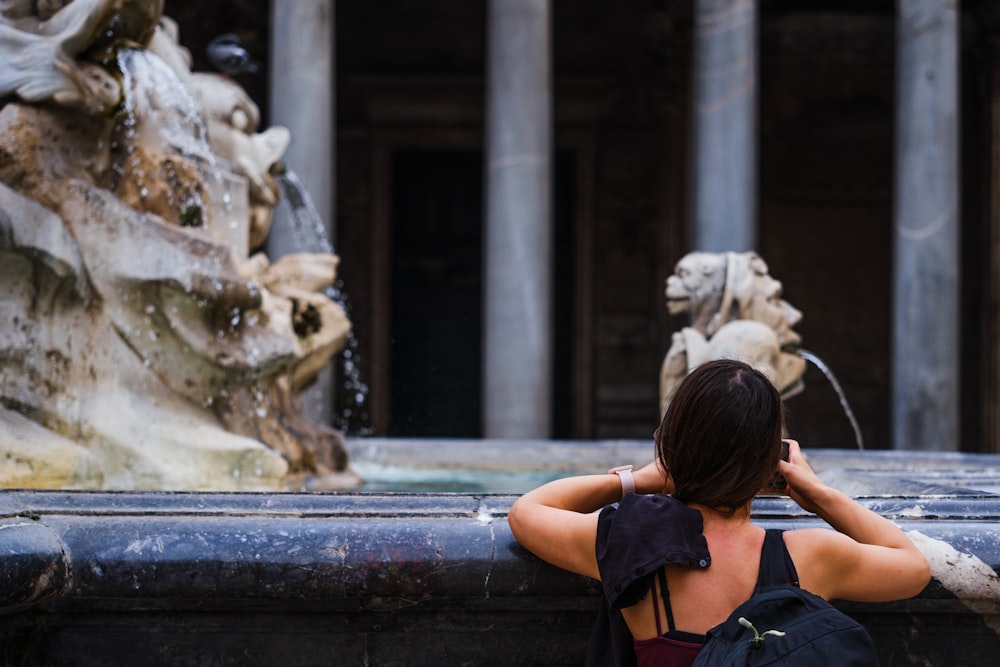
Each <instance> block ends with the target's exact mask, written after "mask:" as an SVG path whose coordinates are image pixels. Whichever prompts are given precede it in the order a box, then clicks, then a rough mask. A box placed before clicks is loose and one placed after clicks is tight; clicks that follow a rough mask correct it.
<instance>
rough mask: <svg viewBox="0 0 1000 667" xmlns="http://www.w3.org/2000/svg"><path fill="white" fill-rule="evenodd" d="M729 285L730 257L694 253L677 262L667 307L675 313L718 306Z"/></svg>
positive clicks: (669, 282)
mask: <svg viewBox="0 0 1000 667" xmlns="http://www.w3.org/2000/svg"><path fill="white" fill-rule="evenodd" d="M725 284H726V256H725V255H724V254H721V253H706V252H692V253H688V254H687V255H685V256H684V257H682V258H681V260H680V261H679V262H677V266H676V267H675V268H674V274H673V275H672V276H670V277H669V278H667V289H666V293H665V294H666V297H667V310H668V311H669V312H670V314H671V315H678V314H681V313H688V312H690V313H694V314H695V315H696V316H697V315H698V314H700V313H702V312H704V311H705V310H707V309H710V310H713V311H714V310H716V309H718V306H719V303H720V302H721V300H722V291H723V289H724V288H725Z"/></svg>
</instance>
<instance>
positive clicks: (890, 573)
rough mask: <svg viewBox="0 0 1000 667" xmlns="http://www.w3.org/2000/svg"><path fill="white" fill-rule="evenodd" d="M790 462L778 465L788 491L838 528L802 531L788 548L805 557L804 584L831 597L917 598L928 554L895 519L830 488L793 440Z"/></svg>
mask: <svg viewBox="0 0 1000 667" xmlns="http://www.w3.org/2000/svg"><path fill="white" fill-rule="evenodd" d="M789 443H790V446H789V457H788V462H787V463H786V462H784V461H782V462H781V463H779V464H778V470H779V472H781V474H782V475H784V476H785V480H786V481H787V483H788V493H789V495H790V496H791V497H792V499H793V500H794V501H795V502H796V503H798V504H799V506H801V507H802V508H803V509H805V510H807V511H809V512H813V513H814V514H817V515H819V516H820V517H821V518H822V519H824V520H825V521H826V522H827V523H828V524H830V526H832V527H833V528H834V529H835V530H836V531H837V532H836V533H833V532H831V531H828V530H823V529H818V530H799V531H793V535H787V538H790V540H789V539H787V538H786V542H789V546H792V545H793V544H794V545H795V546H796V548H795V551H796V552H798V553H800V554H805V555H806V556H807V561H808V563H809V567H808V568H805V569H804V571H800V572H799V574H800V579H801V582H802V586H803V587H804V588H807V589H809V590H812V591H813V592H815V593H817V594H819V595H822V596H823V597H825V598H828V599H843V600H856V601H862V602H886V601H890V600H901V599H904V598H908V597H913V596H914V595H917V594H918V593H920V591H921V590H923V588H924V587H925V586H926V585H927V582H928V581H930V565H929V564H928V562H927V558H925V557H924V555H923V554H922V553H920V551H919V550H917V548H916V547H915V546H914V545H913V543H912V542H911V541H910V539H909V538H908V537H906V534H905V533H903V531H902V530H900V528H899V527H898V526H897V525H896V524H894V523H893V522H892V521H890V520H888V519H886V518H885V517H882V516H879V515H878V514H876V513H875V512H872V511H871V510H869V509H867V508H865V507H862V506H861V505H860V504H858V503H857V502H855V501H854V500H853V499H851V498H850V497H848V496H847V495H846V494H844V493H842V492H840V491H838V490H836V489H832V488H830V487H828V486H826V485H825V484H823V482H822V481H820V479H819V478H818V477H817V476H816V474H815V473H814V472H813V471H812V469H811V468H810V467H809V464H808V463H806V461H805V458H804V457H803V456H802V452H801V450H800V449H799V445H798V443H797V442H795V441H789Z"/></svg>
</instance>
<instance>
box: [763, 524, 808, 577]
mask: <svg viewBox="0 0 1000 667" xmlns="http://www.w3.org/2000/svg"><path fill="white" fill-rule="evenodd" d="M782 532H783V531H781V530H779V529H777V528H770V529H768V530H767V531H766V532H765V533H764V546H763V547H761V550H760V573H759V574H758V575H757V588H758V589H761V588H764V587H767V586H787V585H789V584H791V585H792V586H798V585H799V574H798V572H796V571H795V564H794V563H792V557H791V556H789V555H788V549H786V548H785V539H784V538H783V537H782V535H781V534H782Z"/></svg>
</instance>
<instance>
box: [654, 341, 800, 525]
mask: <svg viewBox="0 0 1000 667" xmlns="http://www.w3.org/2000/svg"><path fill="white" fill-rule="evenodd" d="M783 426H784V415H783V412H782V405H781V397H780V396H779V395H778V392H777V390H776V389H775V388H774V385H772V384H771V381H770V380H768V379H767V377H766V376H765V375H764V374H763V373H761V372H760V371H757V370H755V369H753V368H752V367H750V366H748V365H747V364H745V363H743V362H741V361H732V360H728V359H725V360H719V361H709V362H707V363H704V364H702V365H701V366H698V367H697V368H696V369H695V370H693V371H692V372H691V373H690V374H689V375H688V376H687V377H685V378H684V380H682V381H681V383H680V385H679V386H678V387H677V390H676V391H675V392H674V395H673V398H672V399H671V401H670V405H669V407H668V408H667V412H666V414H664V415H663V420H662V421H661V422H660V427H659V428H658V429H657V430H656V436H655V438H656V452H657V457H658V458H659V461H660V465H661V466H663V468H664V469H665V470H666V471H667V472H668V473H669V474H670V476H671V478H672V479H673V483H674V497H676V498H677V499H678V500H681V501H682V502H685V503H700V504H702V505H705V506H707V507H710V508H712V509H715V510H717V511H721V512H726V513H732V512H734V511H736V510H737V509H739V508H741V507H743V506H744V505H746V503H747V502H749V501H750V500H751V499H752V498H753V497H754V495H756V494H757V492H758V491H760V489H761V488H762V487H763V486H764V485H765V484H766V483H767V481H768V480H769V479H770V478H771V476H772V475H773V474H774V471H775V470H776V469H777V467H778V458H779V457H780V456H781V437H782V431H783Z"/></svg>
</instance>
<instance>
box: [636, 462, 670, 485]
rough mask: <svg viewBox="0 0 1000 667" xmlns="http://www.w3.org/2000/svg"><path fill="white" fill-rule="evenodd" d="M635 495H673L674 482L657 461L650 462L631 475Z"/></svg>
mask: <svg viewBox="0 0 1000 667" xmlns="http://www.w3.org/2000/svg"><path fill="white" fill-rule="evenodd" d="M633 476H634V477H635V492H636V493H673V492H674V481H673V480H672V479H670V475H668V474H666V473H665V472H664V471H663V469H661V468H660V465H659V463H658V462H657V461H651V462H650V463H648V464H646V465H645V466H643V467H642V468H639V469H638V470H636V471H635V472H634V473H633Z"/></svg>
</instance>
